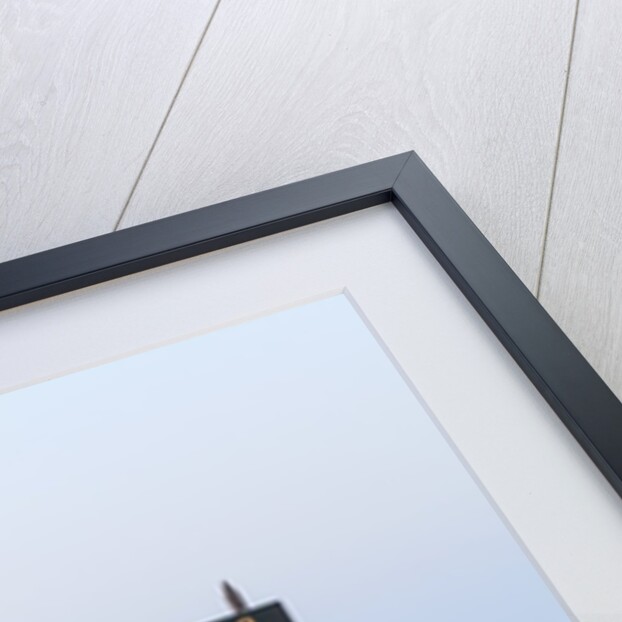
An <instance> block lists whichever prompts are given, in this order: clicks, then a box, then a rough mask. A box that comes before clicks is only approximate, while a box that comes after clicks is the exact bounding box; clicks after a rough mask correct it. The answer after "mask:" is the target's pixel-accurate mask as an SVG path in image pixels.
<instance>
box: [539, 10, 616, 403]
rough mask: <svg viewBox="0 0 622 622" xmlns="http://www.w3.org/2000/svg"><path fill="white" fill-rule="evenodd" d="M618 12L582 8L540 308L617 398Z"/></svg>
mask: <svg viewBox="0 0 622 622" xmlns="http://www.w3.org/2000/svg"><path fill="white" fill-rule="evenodd" d="M621 41H622V4H620V3H619V2H616V0H602V1H600V2H581V4H580V6H579V15H578V20H577V32H576V37H575V46H574V52H573V58H572V65H571V70H570V80H569V84H568V97H567V104H566V114H565V122H564V127H563V131H562V138H561V144H560V155H559V161H558V167H557V176H556V182H555V190H554V194H553V202H552V206H551V220H550V225H549V236H548V240H547V244H546V253H545V256H544V269H543V274H542V286H541V296H540V297H541V301H542V303H543V304H544V306H545V307H546V308H547V310H548V311H549V312H550V313H551V314H552V315H553V317H554V318H555V320H556V321H557V322H558V324H559V325H560V326H561V327H562V329H563V330H564V331H566V333H567V334H568V335H569V337H570V338H571V339H572V340H573V341H574V343H575V344H576V345H577V347H578V348H579V349H580V350H581V351H582V352H583V354H584V355H585V356H586V357H587V359H588V360H589V361H590V362H591V363H592V365H593V366H594V367H595V368H596V370H597V371H598V372H599V374H600V375H601V376H602V377H603V379H604V380H605V382H607V383H608V384H609V386H610V387H611V388H612V389H613V391H614V392H615V393H616V394H617V395H618V397H620V398H622V125H621V124H620V110H621V109H622V44H621Z"/></svg>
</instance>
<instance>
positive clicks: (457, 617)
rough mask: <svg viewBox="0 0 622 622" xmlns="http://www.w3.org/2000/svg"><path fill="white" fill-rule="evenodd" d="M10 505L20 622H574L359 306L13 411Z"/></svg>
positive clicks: (89, 382)
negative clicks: (238, 605)
mask: <svg viewBox="0 0 622 622" xmlns="http://www.w3.org/2000/svg"><path fill="white" fill-rule="evenodd" d="M415 381H416V379H415ZM465 416H466V415H465ZM0 498H1V499H2V503H1V504H0V619H2V620H10V621H11V622H40V621H41V620H46V622H56V621H57V622H78V621H80V622H83V621H84V620H88V621H89V622H104V621H105V622H110V621H111V620H114V622H124V621H127V622H130V621H132V622H136V621H143V620H144V621H147V620H149V622H193V621H196V620H206V619H207V620H209V619H212V618H218V617H220V616H222V615H225V614H226V612H227V610H226V608H225V607H224V603H223V601H222V598H221V596H220V595H219V593H218V584H219V582H220V581H221V580H222V579H228V580H230V581H231V582H232V583H233V584H234V585H236V586H238V587H239V588H240V589H241V590H242V591H243V592H244V593H245V594H246V595H247V596H248V597H249V599H250V600H251V601H252V602H255V603H261V602H266V601H270V600H273V599H278V600H281V601H282V602H284V603H285V605H286V607H287V608H288V610H289V611H290V612H291V614H292V616H293V617H294V619H295V621H296V622H350V621H352V622H354V621H356V622H379V621H391V622H415V621H417V620H422V621H423V620H425V621H426V622H450V621H451V622H454V621H466V620H469V621H470V620H473V621H477V622H525V621H526V620H529V621H530V622H538V621H541V622H561V621H565V622H567V621H568V620H569V617H568V616H567V614H566V613H565V612H564V610H563V609H562V607H561V606H560V605H559V603H558V601H557V600H556V599H555V597H554V596H553V595H552V593H551V591H550V590H549V588H548V587H547V586H546V584H545V582H544V581H543V579H542V578H541V577H540V575H539V574H538V572H537V571H536V570H535V569H534V567H533V565H532V564H531V562H530V561H529V560H528V558H527V557H526V555H525V554H524V552H523V551H522V549H521V548H520V546H519V545H518V544H517V542H516V541H515V539H514V537H513V536H512V535H511V534H510V532H509V531H508V529H507V528H506V527H505V525H504V524H503V522H502V521H501V519H500V518H499V516H498V515H497V514H496V512H495V511H494V510H493V508H492V507H491V506H490V504H489V503H488V501H487V500H486V498H485V497H484V495H483V494H482V493H481V491H480V490H479V488H478V487H477V485H476V484H475V483H474V482H473V480H472V478H471V477H470V475H469V474H468V473H467V471H466V470H465V468H464V467H463V466H462V464H461V463H460V461H459V460H458V459H457V457H456V456H455V454H454V452H453V451H452V449H451V448H450V447H449V445H448V444H447V442H446V441H445V440H444V438H443V436H442V434H441V433H440V432H439V431H438V429H437V428H436V426H435V425H434V424H433V422H432V421H431V420H430V417H429V416H428V415H427V414H426V412H425V410H424V409H423V407H422V405H421V403H420V402H419V400H418V399H417V397H416V396H415V395H414V394H413V392H412V391H411V390H410V388H409V387H408V386H407V384H406V383H405V382H404V380H403V379H402V377H401V376H400V374H399V373H398V371H397V370H396V369H395V367H394V366H393V364H392V362H391V361H390V360H389V358H388V357H387V356H386V355H385V353H384V352H383V351H382V348H381V347H380V346H379V344H378V343H377V342H376V340H375V338H374V337H373V335H372V334H371V333H370V332H369V330H368V329H367V327H366V326H365V324H364V322H363V321H362V320H361V318H360V317H359V315H358V314H357V312H356V311H355V310H354V308H353V307H352V306H351V304H350V303H349V302H348V300H347V299H346V297H345V296H343V295H340V296H335V297H332V298H328V299H325V300H321V301H317V302H313V303H310V304H307V305H304V306H300V307H296V308H293V309H288V310H286V311H282V312H279V313H275V314H273V315H270V316H266V317H263V318H260V319H255V320H253V321H249V322H246V323H243V324H240V325H237V326H234V327H230V328H226V329H222V330H219V331H216V332H212V333H209V334H206V335H202V336H199V337H195V338H192V339H189V340H186V341H183V342H179V343H175V344H173V345H167V346H164V347H160V348H156V349H153V350H150V351H148V352H145V353H142V354H138V355H135V356H131V357H128V358H125V359H122V360H119V361H116V362H113V363H109V364H106V365H102V366H99V367H96V368H93V369H89V370H86V371H81V372H77V373H74V374H70V375H67V376H64V377H62V378H58V379H55V380H51V381H48V382H44V383H41V384H38V385H35V386H31V387H28V388H24V389H21V390H18V391H14V392H11V393H7V394H4V395H0Z"/></svg>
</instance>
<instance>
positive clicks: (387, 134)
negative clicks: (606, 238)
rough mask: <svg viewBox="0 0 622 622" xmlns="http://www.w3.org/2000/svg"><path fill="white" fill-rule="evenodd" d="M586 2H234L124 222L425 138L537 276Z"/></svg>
mask: <svg viewBox="0 0 622 622" xmlns="http://www.w3.org/2000/svg"><path fill="white" fill-rule="evenodd" d="M573 11H574V2H573V0H553V1H550V2H540V1H539V0H530V1H528V2H515V1H514V0H502V1H499V0H487V1H484V2H482V1H481V0H477V1H466V2H455V1H453V0H417V1H412V0H407V1H403V0H382V1H379V0H365V1H362V0H342V1H340V2H334V1H333V0H319V1H317V2H316V1H314V2H308V1H307V0H292V1H291V2H287V3H283V2H281V1H280V0H260V1H258V2H247V1H246V0H224V1H223V3H222V5H221V6H220V8H219V10H218V12H217V14H216V16H215V18H214V21H213V23H212V25H211V26H210V29H209V32H208V35H207V37H206V39H205V41H204V44H203V46H202V48H201V50H200V51H199V54H198V56H197V58H196V60H195V62H194V64H193V67H192V69H191V71H190V73H189V75H188V79H187V81H186V83H185V84H184V87H183V89H182V91H181V93H180V96H179V98H178V100H177V103H176V105H175V107H174V109H173V111H172V114H171V117H170V119H169V121H168V123H167V125H166V127H165V128H164V131H163V133H162V135H161V137H160V140H159V142H158V144H157V146H156V148H155V150H154V153H153V155H152V157H151V159H150V161H149V164H148V166H147V168H146V170H145V173H144V175H143V176H142V179H141V181H140V183H139V185H138V187H137V191H136V193H135V195H134V196H133V199H132V201H131V202H130V204H129V209H128V211H127V213H126V214H125V217H124V218H123V220H122V226H124V227H127V226H129V225H133V224H137V223H140V222H144V221H148V220H152V219H155V218H159V217H162V216H166V215H170V214H173V213H176V212H180V211H185V210H189V209H192V208H196V207H200V206H203V205H206V204H210V203H213V202H217V201H220V200H224V199H228V198H232V197H235V196H240V195H244V194H247V193H249V192H254V191H258V190H262V189H266V188H269V187H273V186H276V185H279V184H283V183H287V182H290V181H294V180H298V179H300V178H304V177H308V176H311V175H316V174H321V173H324V172H327V171H330V170H334V169H338V168H343V167H346V166H351V165H354V164H359V163H362V162H365V161H368V160H371V159H374V158H379V157H383V156H387V155H390V154H393V153H397V152H400V151H406V150H410V149H415V150H416V151H417V152H418V153H419V154H420V155H421V156H422V157H423V159H424V160H425V161H426V162H427V163H428V165H429V166H430V167H431V169H432V170H433V171H434V172H435V173H436V175H437V176H438V177H439V178H440V180H441V181H442V182H443V183H444V184H445V185H446V186H447V188H448V189H449V191H450V192H451V193H452V194H453V195H454V197H455V198H456V199H457V200H458V202H459V203H460V204H461V205H462V206H463V207H464V208H465V209H466V211H467V212H468V213H469V214H470V215H471V216H472V217H473V218H474V220H475V221H476V223H477V224H478V225H479V226H480V227H481V228H482V229H483V231H484V232H485V233H486V235H488V236H489V237H490V239H491V241H492V242H493V243H494V244H495V245H496V246H497V248H498V249H499V250H500V251H501V253H502V254H503V255H504V256H505V257H506V259H507V260H508V261H509V263H510V264H511V265H512V266H513V268H514V269H515V270H516V271H517V272H518V274H519V275H520V276H521V277H522V278H523V280H524V281H525V283H526V284H527V285H528V286H530V287H532V286H533V285H534V284H535V281H536V277H537V273H538V270H539V261H540V251H541V244H542V235H543V227H544V220H545V213H546V207H547V202H548V194H549V190H550V182H551V173H552V165H553V159H554V153H555V145H556V136H557V129H558V122H559V115H560V109H561V100H562V92H563V85H564V75H565V69H566V64H567V58H568V51H569V46H570V38H571V30H572V28H571V27H572V21H573Z"/></svg>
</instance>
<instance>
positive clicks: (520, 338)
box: [0, 151, 622, 496]
mask: <svg viewBox="0 0 622 622" xmlns="http://www.w3.org/2000/svg"><path fill="white" fill-rule="evenodd" d="M388 202H392V203H393V205H394V206H395V208H396V209H397V210H398V211H399V213H400V214H401V215H402V216H403V217H404V219H405V220H406V222H407V223H408V224H409V225H410V226H411V228H412V229H413V230H414V231H415V233H416V234H417V235H418V236H419V238H421V240H422V241H423V243H424V244H425V245H426V247H427V248H428V249H429V251H430V252H431V253H432V255H433V256H434V257H435V258H436V259H437V260H438V262H439V263H440V264H441V266H442V267H443V268H444V270H445V271H446V272H447V274H448V275H449V276H450V277H451V279H452V280H453V281H454V283H455V284H456V285H457V286H458V287H459V289H460V290H461V291H462V293H463V294H464V295H465V296H466V298H467V299H468V300H469V302H470V303H471V304H472V305H473V307H474V308H475V309H476V310H477V312H478V313H479V315H480V316H481V317H482V319H483V320H484V322H486V324H487V325H488V327H489V328H490V329H491V330H492V332H493V333H494V334H495V335H496V336H497V338H498V339H499V341H500V342H501V343H502V344H503V346H504V347H505V348H506V349H507V351H508V352H509V353H510V355H511V356H512V357H513V358H514V360H515V361H516V363H517V364H518V365H519V367H520V368H521V369H522V370H523V371H524V372H525V374H526V375H527V377H528V378H529V379H530V381H531V382H532V383H533V384H534V385H535V387H536V388H537V389H538V391H539V392H540V393H541V394H542V396H543V397H544V399H545V400H546V401H547V402H548V404H549V405H550V406H551V408H552V409H553V410H554V411H555V413H557V415H558V416H559V418H560V419H561V420H562V422H563V423H564V424H565V425H566V427H567V428H568V429H569V430H570V432H571V433H572V435H573V436H574V437H575V438H576V440H577V441H578V442H579V444H580V445H581V447H583V449H584V450H585V451H586V452H587V454H588V455H589V456H590V458H591V459H592V460H593V461H594V463H595V464H596V465H597V467H598V468H599V469H600V471H601V472H602V474H603V475H604V476H605V478H606V479H607V480H608V481H609V483H610V484H611V485H612V486H613V488H614V489H615V490H616V492H617V493H618V494H619V495H620V496H622V403H621V402H620V401H619V400H618V399H617V397H616V396H615V395H614V394H613V392H612V391H611V390H610V389H609V387H607V385H606V384H605V383H604V381H603V380H602V379H601V378H600V376H599V375H598V374H597V373H596V372H595V371H594V369H593V368H592V367H591V366H590V364H589V363H588V362H587V361H586V359H585V358H584V357H583V356H582V355H581V353H580V352H579V351H578V350H577V348H576V347H575V346H574V345H573V344H572V342H571V341H570V340H569V339H568V337H566V335H565V334H564V333H563V331H562V330H561V329H560V328H559V326H557V324H556V323H555V322H554V321H553V319H552V318H551V317H550V316H549V315H548V313H547V312H546V311H545V310H544V308H543V307H542V306H541V305H540V303H539V302H538V300H537V299H536V298H535V297H534V296H533V295H532V294H531V292H530V291H529V290H528V289H527V287H525V285H524V284H523V283H522V282H521V280H520V279H519V278H518V277H517V276H516V274H515V273H514V272H513V271H512V269H511V268H510V267H509V266H508V265H507V263H506V262H505V261H504V260H503V258H502V257H501V256H500V255H499V254H498V253H497V251H496V250H495V249H494V248H493V246H492V245H491V244H490V243H489V242H488V240H487V239H486V237H485V236H484V235H483V234H482V233H481V232H480V231H479V229H478V228H477V227H476V226H475V225H474V223H473V222H472V221H471V220H470V219H469V217H468V216H467V215H466V214H465V212H464V211H463V210H462V209H461V208H460V206H459V205H458V204H457V203H456V202H455V201H454V199H453V198H452V197H451V196H450V194H449V193H448V192H447V190H445V188H444V187H443V186H442V184H441V183H440V182H439V181H438V179H436V177H435V176H434V175H433V174H432V172H431V171H430V170H429V169H428V168H427V167H426V166H425V164H424V163H423V162H422V161H421V159H420V158H419V157H418V156H417V155H416V154H415V153H414V152H413V151H411V152H407V153H402V154H399V155H395V156H391V157H388V158H384V159H381V160H376V161H373V162H369V163H366V164H361V165H359V166H354V167H352V168H348V169H344V170H341V171H337V172H334V173H328V174H326V175H321V176H319V177H314V178H311V179H306V180H304V181H299V182H296V183H293V184H288V185H286V186H280V187H278V188H274V189H272V190H267V191H264V192H259V193H256V194H251V195H248V196H244V197H241V198H238V199H233V200H231V201H225V202H223V203H218V204H215V205H211V206H209V207H204V208H201V209H197V210H193V211H190V212H186V213H183V214H179V215H176V216H171V217H169V218H163V219H160V220H156V221H153V222H149V223H146V224H143V225H138V226H136V227H131V228H128V229H124V230H121V231H116V232H114V233H109V234H106V235H102V236H98V237H95V238H91V239H88V240H83V241H80V242H76V243H74V244H68V245H66V246H62V247H59V248H55V249H52V250H48V251H43V252H41V253H36V254H33V255H29V256H27V257H22V258H19V259H14V260H12V261H8V262H5V263H2V264H0V311H2V310H6V309H9V308H12V307H16V306H19V305H23V304H26V303H30V302H34V301H37V300H41V299H43V298H47V297H50V296H55V295H58V294H63V293H66V292H69V291H72V290H76V289H79V288H82V287H87V286H89V285H93V284H96V283H101V282H103V281H107V280H110V279H114V278H118V277H122V276H125V275H128V274H133V273H135V272H139V271H141V270H146V269H149V268H154V267H157V266H161V265H164V264H167V263H171V262H174V261H178V260H181V259H186V258H188V257H193V256H195V255H199V254H202V253H208V252H210V251H214V250H217V249H222V248H225V247H229V246H233V245H235V244H239V243H242V242H247V241H250V240H254V239H257V238H260V237H263V236H267V235H270V234H273V233H278V232H282V231H287V230H289V229H293V228H295V227H299V226H302V225H307V224H310V223H314V222H318V221H321V220H325V219H328V218H333V217H335V216H340V215H343V214H347V213H350V212H354V211H357V210H360V209H364V208H367V207H371V206H373V205H378V204H381V203H388ZM475 354H476V353H475Z"/></svg>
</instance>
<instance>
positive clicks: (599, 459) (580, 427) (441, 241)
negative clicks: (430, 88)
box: [393, 152, 622, 497]
mask: <svg viewBox="0 0 622 622" xmlns="http://www.w3.org/2000/svg"><path fill="white" fill-rule="evenodd" d="M393 202H394V204H395V206H396V208H397V209H398V211H399V212H400V213H401V215H402V216H403V217H404V219H405V220H406V222H407V223H408V224H409V225H410V227H411V228H412V229H413V230H414V231H415V233H416V234H417V235H418V236H419V237H420V238H421V240H422V241H423V243H424V244H425V245H426V247H427V248H428V249H429V250H430V252H431V253H432V255H433V256H434V257H435V258H436V259H437V261H438V262H439V263H440V264H441V265H442V267H443V268H444V270H445V271H446V272H447V273H448V275H449V276H450V278H451V279H452V280H453V281H454V283H455V284H456V285H457V286H458V288H459V289H460V290H461V291H462V293H463V294H464V295H465V297H466V298H467V300H468V301H469V302H470V303H471V305H472V306H473V307H474V308H475V310H476V311H477V312H478V314H479V315H480V316H481V317H482V319H483V320H484V321H485V322H486V324H487V325H488V327H489V328H490V329H491V330H492V331H493V333H494V334H495V335H496V337H497V338H498V339H499V341H501V343H502V344H503V346H504V347H505V348H506V350H507V351H508V352H509V353H510V355H511V356H512V358H513V359H514V360H515V361H516V363H517V364H518V365H519V366H520V368H521V369H522V370H523V371H524V372H525V374H526V375H527V377H528V378H529V380H530V381H531V382H532V383H533V384H534V385H535V387H536V388H537V389H538V391H539V392H540V393H541V395H542V396H543V397H544V399H545V400H546V401H547V403H548V404H549V405H550V406H551V408H552V409H553V410H554V411H555V413H556V414H557V415H558V416H559V418H560V419H561V420H562V422H563V423H564V425H565V426H566V427H567V428H568V430H569V431H570V432H571V434H572V435H573V436H574V437H575V439H576V440H577V441H578V442H579V444H580V445H581V446H582V447H583V449H584V450H585V451H586V453H587V454H588V455H589V456H590V458H591V459H592V460H593V462H594V463H595V464H596V466H597V467H598V468H599V469H600V471H601V472H602V474H603V475H604V476H605V478H606V479H607V480H608V481H609V483H610V484H611V485H612V486H613V488H614V489H615V491H616V492H617V493H618V494H619V495H620V496H621V497H622V403H621V402H620V401H619V400H618V399H617V397H616V396H615V395H614V394H613V392H612V391H611V389H609V387H608V386H607V385H606V384H605V382H604V381H603V380H602V379H601V378H600V376H599V375H598V374H597V373H596V371H595V370H594V369H593V368H592V367H591V366H590V364H589V363H588V362H587V360H586V359H585V358H584V357H583V355H582V354H581V353H580V352H579V350H578V349H577V348H576V347H575V346H574V345H573V343H572V342H571V341H570V340H569V339H568V337H567V336H566V335H565V334H564V332H563V331H562V330H561V328H560V327H559V326H558V325H557V324H556V323H555V322H554V320H553V319H552V318H551V316H550V315H549V314H548V313H547V312H546V311H545V310H544V308H543V307H542V305H541V304H540V303H539V302H538V300H537V299H536V298H535V297H534V296H533V295H532V293H531V292H530V291H529V289H528V288H527V287H526V286H525V285H524V284H523V282H522V281H521V280H520V279H519V278H518V276H517V275H516V274H515V273H514V272H513V271H512V269H511V268H510V267H509V265H508V264H507V263H506V262H505V261H504V259H503V258H502V257H501V255H499V253H498V252H497V251H496V250H495V249H494V247H493V246H492V244H490V242H489V241H488V240H487V239H486V237H485V236H484V235H483V234H482V233H481V232H480V231H479V229H478V228H477V227H476V226H475V224H474V223H473V222H472V221H471V220H470V218H469V217H468V216H467V215H466V213H465V212H464V211H463V210H462V208H460V206H459V205H458V204H457V203H456V202H455V200H454V199H453V198H452V197H451V195H450V194H449V193H448V192H447V190H446V189H445V188H444V187H443V186H442V185H441V183H440V182H439V181H438V179H436V177H435V176H434V175H433V173H432V172H431V171H430V170H429V169H428V168H427V167H426V165H425V164H424V163H423V162H422V161H421V159H420V158H419V157H418V156H417V155H416V154H415V153H414V152H413V154H412V155H411V157H410V158H409V160H408V162H407V163H406V164H405V166H404V167H403V169H402V171H401V172H400V174H399V175H398V177H397V179H396V181H395V184H394V186H393Z"/></svg>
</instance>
